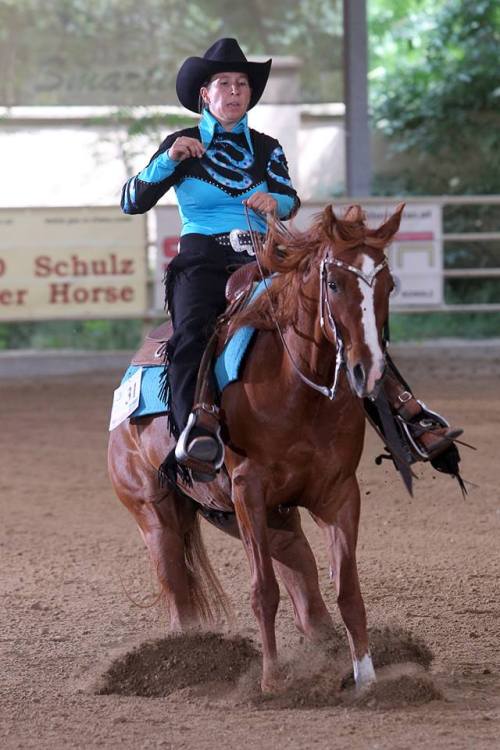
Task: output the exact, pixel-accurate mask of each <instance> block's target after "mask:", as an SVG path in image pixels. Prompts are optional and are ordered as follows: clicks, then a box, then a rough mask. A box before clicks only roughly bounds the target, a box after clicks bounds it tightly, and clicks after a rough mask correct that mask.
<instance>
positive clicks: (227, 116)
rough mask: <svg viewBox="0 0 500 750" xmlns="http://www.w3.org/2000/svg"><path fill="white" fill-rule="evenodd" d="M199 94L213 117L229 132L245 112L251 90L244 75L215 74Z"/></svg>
mask: <svg viewBox="0 0 500 750" xmlns="http://www.w3.org/2000/svg"><path fill="white" fill-rule="evenodd" d="M200 94H201V97H202V99H203V102H204V104H205V106H206V107H208V108H209V110H210V112H211V113H212V114H213V116H214V117H215V118H217V120H218V121H219V122H220V124H221V125H222V126H223V127H224V128H226V129H227V130H230V129H231V128H232V127H233V126H234V125H236V123H237V122H238V120H241V118H242V117H243V115H244V114H245V112H246V111H247V109H248V105H249V103H250V97H251V95H252V90H251V88H250V85H249V82H248V76H247V75H246V73H216V74H215V75H214V76H212V78H211V79H210V81H209V83H208V84H207V86H204V87H203V88H202V89H201V91H200Z"/></svg>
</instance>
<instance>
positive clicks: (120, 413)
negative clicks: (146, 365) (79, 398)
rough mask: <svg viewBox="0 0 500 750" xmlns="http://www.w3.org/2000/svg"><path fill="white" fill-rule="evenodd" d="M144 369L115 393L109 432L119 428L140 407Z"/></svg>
mask: <svg viewBox="0 0 500 750" xmlns="http://www.w3.org/2000/svg"><path fill="white" fill-rule="evenodd" d="M141 377H142V367H139V369H138V370H136V372H134V374H133V375H132V377H130V378H129V379H128V380H126V381H125V382H124V383H122V384H121V385H120V386H119V387H118V388H117V389H116V390H115V392H114V393H113V406H112V407H111V419H110V421H109V431H110V432H111V430H114V429H115V427H118V425H119V424H121V423H122V422H123V421H124V420H125V419H127V417H129V416H130V415H131V414H133V412H134V411H135V410H136V409H137V407H138V406H139V401H140V398H141Z"/></svg>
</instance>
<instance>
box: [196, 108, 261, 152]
mask: <svg viewBox="0 0 500 750" xmlns="http://www.w3.org/2000/svg"><path fill="white" fill-rule="evenodd" d="M198 128H199V131H200V135H201V142H202V143H203V145H204V146H205V147H207V146H209V145H210V144H211V142H212V140H213V137H214V135H215V133H225V132H226V131H225V130H224V128H223V127H222V125H221V124H220V122H219V121H218V120H217V119H216V118H215V117H214V116H213V114H212V113H211V112H210V111H209V110H208V109H204V110H203V115H202V117H201V120H200V122H199V123H198ZM230 132H231V133H244V134H245V138H246V140H247V143H248V145H249V147H250V151H251V152H252V154H253V146H252V139H251V137H250V129H249V127H248V117H247V115H246V114H244V115H243V117H242V118H241V120H239V121H238V122H237V123H236V125H235V126H234V128H233V129H232V130H231V131H230Z"/></svg>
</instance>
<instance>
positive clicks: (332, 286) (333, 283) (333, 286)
mask: <svg viewBox="0 0 500 750" xmlns="http://www.w3.org/2000/svg"><path fill="white" fill-rule="evenodd" d="M328 288H329V289H331V290H332V292H338V290H339V288H338V286H337V282H336V281H329V282H328Z"/></svg>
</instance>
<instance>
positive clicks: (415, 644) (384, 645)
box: [370, 627, 434, 669]
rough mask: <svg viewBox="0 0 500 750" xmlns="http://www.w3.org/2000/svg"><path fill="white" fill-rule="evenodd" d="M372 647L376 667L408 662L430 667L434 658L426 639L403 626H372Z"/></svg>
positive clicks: (425, 667)
mask: <svg viewBox="0 0 500 750" xmlns="http://www.w3.org/2000/svg"><path fill="white" fill-rule="evenodd" d="M370 649H371V652H372V658H373V664H374V666H375V668H376V669H377V668H380V667H385V666H387V665H388V664H404V663H406V662H412V663H414V664H420V666H422V667H424V669H429V667H430V665H431V663H432V661H433V659H434V654H433V653H432V651H431V650H430V648H429V647H428V646H427V645H426V644H425V643H424V641H423V640H421V639H420V638H418V637H417V636H415V635H414V634H413V633H411V632H410V631H409V630H404V629H403V628H389V627H385V628H370Z"/></svg>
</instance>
